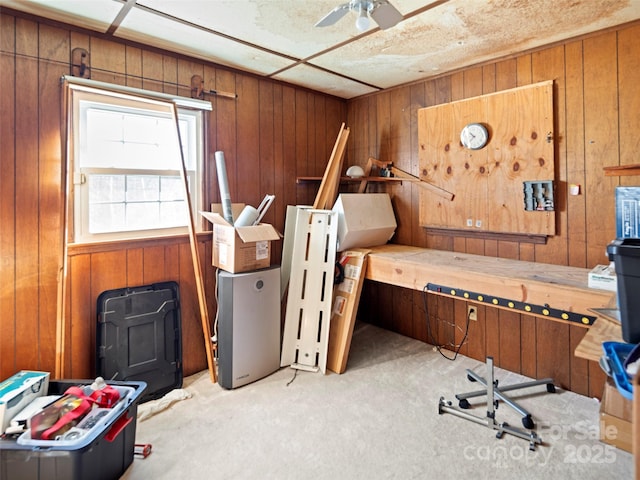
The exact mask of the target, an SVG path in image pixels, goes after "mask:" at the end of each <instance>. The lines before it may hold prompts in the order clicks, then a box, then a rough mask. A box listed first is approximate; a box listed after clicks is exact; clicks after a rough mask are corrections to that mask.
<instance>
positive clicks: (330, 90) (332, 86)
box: [272, 64, 377, 98]
mask: <svg viewBox="0 0 640 480" xmlns="http://www.w3.org/2000/svg"><path fill="white" fill-rule="evenodd" d="M272 78H275V79H276V80H282V81H284V82H289V83H293V84H295V85H301V86H303V87H307V88H311V89H313V90H317V91H319V92H323V93H327V94H329V95H334V96H336V97H340V98H353V97H357V96H360V95H365V94H367V93H372V92H376V91H377V89H375V88H373V87H370V86H368V85H363V84H362V83H358V82H354V81H353V80H349V79H347V78H343V77H340V76H338V75H334V74H332V73H329V72H325V71H323V70H320V69H317V68H315V67H311V66H309V65H304V64H301V65H296V66H295V67H293V68H290V69H288V70H285V71H283V72H280V73H278V74H277V75H274V76H273V77H272Z"/></svg>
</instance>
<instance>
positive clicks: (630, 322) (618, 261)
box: [607, 238, 640, 343]
mask: <svg viewBox="0 0 640 480" xmlns="http://www.w3.org/2000/svg"><path fill="white" fill-rule="evenodd" d="M607 253H608V255H609V260H611V261H613V262H614V263H615V266H616V277H617V281H618V309H619V310H620V323H621V324H622V339H623V340H624V341H625V342H628V343H639V342H640V293H639V292H640V238H624V239H621V238H619V239H616V240H614V241H613V242H611V243H610V244H609V245H608V246H607Z"/></svg>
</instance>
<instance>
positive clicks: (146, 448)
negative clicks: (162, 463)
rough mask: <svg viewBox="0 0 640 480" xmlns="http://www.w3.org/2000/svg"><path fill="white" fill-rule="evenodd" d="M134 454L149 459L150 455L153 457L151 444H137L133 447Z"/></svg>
mask: <svg viewBox="0 0 640 480" xmlns="http://www.w3.org/2000/svg"><path fill="white" fill-rule="evenodd" d="M133 453H134V454H135V455H141V456H142V458H147V457H148V456H149V455H151V444H150V443H136V444H135V445H134V447H133Z"/></svg>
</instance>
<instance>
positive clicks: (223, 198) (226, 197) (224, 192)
mask: <svg viewBox="0 0 640 480" xmlns="http://www.w3.org/2000/svg"><path fill="white" fill-rule="evenodd" d="M215 157H216V171H217V173H218V188H220V203H222V215H223V217H224V219H225V220H226V221H227V222H229V224H231V225H233V224H234V222H233V211H232V210H231V195H230V194H229V182H228V180H227V166H226V164H225V161H224V152H221V151H217V152H216V153H215Z"/></svg>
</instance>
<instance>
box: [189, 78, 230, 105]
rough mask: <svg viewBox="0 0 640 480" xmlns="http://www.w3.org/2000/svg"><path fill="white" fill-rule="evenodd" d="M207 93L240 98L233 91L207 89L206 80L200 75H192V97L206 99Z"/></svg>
mask: <svg viewBox="0 0 640 480" xmlns="http://www.w3.org/2000/svg"><path fill="white" fill-rule="evenodd" d="M205 95H217V96H219V97H227V98H234V99H235V98H238V95H237V94H235V93H231V92H221V91H219V90H205V88H204V80H203V79H202V77H201V76H200V75H194V76H192V77H191V98H199V99H200V100H204V96H205Z"/></svg>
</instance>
